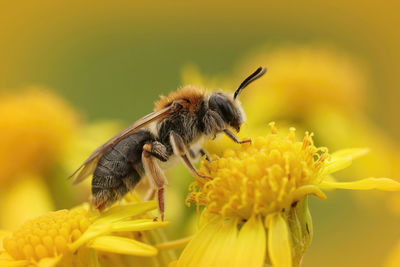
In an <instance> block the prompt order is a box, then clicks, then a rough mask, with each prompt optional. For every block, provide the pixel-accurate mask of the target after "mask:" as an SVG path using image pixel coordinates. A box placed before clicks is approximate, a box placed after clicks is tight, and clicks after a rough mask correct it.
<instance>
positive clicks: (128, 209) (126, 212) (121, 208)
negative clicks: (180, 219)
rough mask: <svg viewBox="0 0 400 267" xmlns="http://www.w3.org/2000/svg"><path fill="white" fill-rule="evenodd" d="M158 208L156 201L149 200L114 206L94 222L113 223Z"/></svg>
mask: <svg viewBox="0 0 400 267" xmlns="http://www.w3.org/2000/svg"><path fill="white" fill-rule="evenodd" d="M155 208H157V203H156V202H155V201H147V202H141V203H135V204H129V205H118V206H114V207H112V208H111V209H109V210H108V211H106V212H104V213H103V214H102V215H101V216H100V218H99V219H97V220H96V221H95V222H94V224H102V223H105V224H106V223H112V222H115V221H119V220H122V219H125V218H128V217H132V216H136V215H138V214H141V213H145V212H147V211H150V210H153V209H155Z"/></svg>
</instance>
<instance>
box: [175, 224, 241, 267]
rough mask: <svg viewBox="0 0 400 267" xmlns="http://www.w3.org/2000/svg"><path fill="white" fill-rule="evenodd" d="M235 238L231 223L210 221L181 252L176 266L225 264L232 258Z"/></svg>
mask: <svg viewBox="0 0 400 267" xmlns="http://www.w3.org/2000/svg"><path fill="white" fill-rule="evenodd" d="M236 237H237V229H236V227H235V224H234V223H233V222H224V220H223V219H219V220H218V221H215V220H214V221H210V222H209V223H206V224H205V225H204V226H203V228H202V229H201V230H200V231H199V232H198V233H197V234H196V235H195V236H194V237H193V239H192V240H191V241H190V242H189V244H188V245H187V246H186V247H185V249H184V250H183V252H182V254H181V256H180V258H179V260H178V264H177V266H179V267H182V266H184V267H186V266H199V267H202V266H204V267H212V266H221V264H226V263H227V262H226V261H228V260H231V258H232V255H234V254H232V252H233V251H232V250H233V249H234V242H235V240H236Z"/></svg>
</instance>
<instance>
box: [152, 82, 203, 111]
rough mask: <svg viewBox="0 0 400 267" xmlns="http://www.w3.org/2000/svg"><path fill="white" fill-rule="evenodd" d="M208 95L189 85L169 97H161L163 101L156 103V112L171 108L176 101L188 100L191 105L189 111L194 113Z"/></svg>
mask: <svg viewBox="0 0 400 267" xmlns="http://www.w3.org/2000/svg"><path fill="white" fill-rule="evenodd" d="M206 95H207V93H206V91H205V90H203V89H201V88H199V87H195V86H192V85H187V86H185V87H183V88H181V89H179V90H177V91H174V92H171V93H170V94H169V95H168V96H161V99H160V100H158V101H157V102H156V103H155V107H154V111H157V110H160V109H163V108H165V107H167V106H169V105H170V104H171V103H172V102H174V101H175V100H178V99H187V100H189V101H190V105H189V106H188V108H189V111H190V112H194V111H196V110H197V109H198V108H199V107H200V104H201V102H202V101H203V100H204V98H205V97H206Z"/></svg>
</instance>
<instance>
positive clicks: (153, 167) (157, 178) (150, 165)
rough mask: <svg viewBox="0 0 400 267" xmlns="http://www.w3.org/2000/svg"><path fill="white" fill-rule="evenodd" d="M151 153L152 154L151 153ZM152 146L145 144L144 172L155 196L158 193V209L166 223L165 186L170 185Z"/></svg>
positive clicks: (143, 156)
mask: <svg viewBox="0 0 400 267" xmlns="http://www.w3.org/2000/svg"><path fill="white" fill-rule="evenodd" d="M149 151H150V152H149ZM151 151H152V145H151V144H145V145H144V146H143V152H142V163H143V167H144V171H145V174H146V176H147V177H148V178H149V180H150V184H151V186H152V188H153V189H152V191H153V195H154V193H155V191H157V197H158V209H159V212H160V215H161V220H162V221H164V211H165V210H164V206H165V200H164V190H165V189H164V186H165V185H168V181H167V178H166V177H165V175H164V172H163V170H162V169H161V167H160V165H159V164H158V163H157V160H156V158H155V157H154V155H153V154H152V153H151Z"/></svg>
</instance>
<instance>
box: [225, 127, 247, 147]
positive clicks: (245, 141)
mask: <svg viewBox="0 0 400 267" xmlns="http://www.w3.org/2000/svg"><path fill="white" fill-rule="evenodd" d="M224 133H225V134H226V135H227V136H228V137H229V138H230V139H232V140H233V142H235V143H238V144H244V143H251V139H247V140H240V139H239V138H238V137H237V136H236V135H235V134H234V133H232V132H231V131H230V130H228V129H225V130H224Z"/></svg>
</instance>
